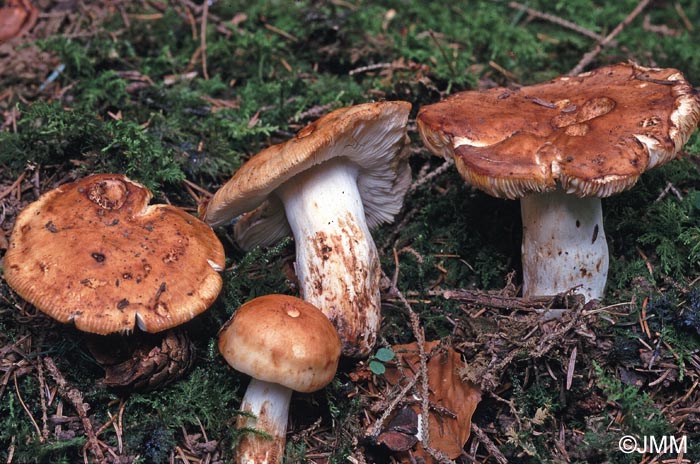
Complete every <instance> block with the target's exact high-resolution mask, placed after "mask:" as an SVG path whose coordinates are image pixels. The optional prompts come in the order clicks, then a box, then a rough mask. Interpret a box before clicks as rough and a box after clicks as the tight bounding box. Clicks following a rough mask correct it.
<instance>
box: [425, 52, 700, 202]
mask: <svg viewBox="0 0 700 464" xmlns="http://www.w3.org/2000/svg"><path fill="white" fill-rule="evenodd" d="M698 118H700V101H699V99H698V96H697V94H696V93H695V92H694V90H693V88H692V87H691V85H690V84H689V83H688V82H687V81H686V80H685V79H684V78H683V75H682V74H681V73H680V72H679V71H678V70H676V69H657V68H644V67H641V66H638V65H635V64H617V65H613V66H607V67H603V68H599V69H596V70H594V71H591V72H588V73H584V74H580V75H578V76H576V77H559V78H557V79H554V80H552V81H550V82H547V83H544V84H538V85H533V86H529V87H523V88H521V89H518V90H512V89H505V88H496V89H490V90H485V91H468V92H461V93H457V94H455V95H452V96H451V97H449V98H447V99H445V100H444V101H441V102H439V103H436V104H433V105H428V106H425V107H423V108H422V109H421V110H420V112H419V114H418V117H417V123H418V128H419V131H420V134H421V137H422V139H423V141H424V143H425V144H426V146H427V147H428V148H429V149H430V150H431V151H433V152H434V153H435V154H437V155H440V156H443V157H454V159H455V164H456V166H457V169H458V170H459V172H460V174H461V175H462V177H464V178H465V180H467V182H469V183H471V184H472V185H474V186H475V187H477V188H480V189H482V190H484V191H485V192H487V193H489V194H491V195H493V196H497V197H505V198H511V199H514V198H519V197H521V196H523V195H525V194H527V193H532V192H543V191H548V190H553V189H555V188H556V187H557V184H558V185H560V186H561V187H563V189H564V190H566V191H567V192H568V193H572V194H575V195H577V196H580V197H583V196H597V197H605V196H609V195H613V194H615V193H618V192H620V191H622V190H625V189H627V188H629V187H631V186H632V185H633V184H634V183H635V182H636V181H637V179H638V178H639V176H640V175H641V174H642V173H643V172H644V171H645V170H647V169H650V168H652V167H654V166H657V165H660V164H663V163H665V162H667V161H669V160H671V159H673V158H674V157H675V156H676V154H677V153H678V151H679V150H680V149H681V147H682V146H683V145H684V144H685V142H686V141H687V140H688V137H690V134H691V133H692V131H693V129H694V128H695V126H696V125H697V123H698Z"/></svg>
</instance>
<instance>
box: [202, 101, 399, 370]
mask: <svg viewBox="0 0 700 464" xmlns="http://www.w3.org/2000/svg"><path fill="white" fill-rule="evenodd" d="M410 109H411V105H410V104H409V103H408V102H400V101H395V102H381V103H367V104H362V105H356V106H351V107H347V108H341V109H338V110H335V111H333V112H331V113H329V114H327V115H325V116H323V117H321V118H320V119H318V120H317V121H315V122H314V123H312V124H310V125H308V126H306V127H305V128H303V129H301V130H300V131H299V132H298V133H297V134H296V136H295V137H294V138H293V139H291V140H289V141H287V142H285V143H281V144H278V145H274V146H271V147H269V148H267V149H266V150H263V151H262V152H260V153H258V154H257V155H255V156H254V157H252V158H251V159H250V160H248V162H247V163H245V164H244V165H243V166H242V167H241V168H240V169H239V170H238V171H237V172H236V173H235V175H234V176H233V177H232V178H231V179H230V180H229V181H228V182H227V183H226V184H225V185H224V186H223V187H222V188H221V189H219V191H218V192H216V194H215V195H214V197H213V198H212V199H211V201H210V202H209V204H208V205H206V206H205V207H204V210H203V212H202V217H203V218H204V220H205V221H206V222H207V223H209V224H211V225H212V226H219V225H223V224H226V223H228V222H229V221H230V220H231V219H233V218H235V217H237V216H238V215H240V214H243V213H245V212H249V213H248V214H246V215H244V216H243V217H242V218H241V219H240V220H239V221H238V222H237V224H236V227H235V229H234V233H235V237H236V240H237V241H238V243H239V244H240V245H241V246H242V247H243V248H245V249H250V248H252V247H254V246H256V245H270V244H272V243H274V242H275V241H277V240H279V239H280V238H282V237H284V236H285V235H287V234H289V232H290V229H291V232H292V233H293V234H294V240H295V243H296V272H297V277H298V279H299V284H300V287H301V295H302V297H303V298H304V299H305V300H306V301H308V302H310V303H312V304H313V305H315V306H317V307H318V308H320V309H321V311H323V312H324V314H325V315H326V316H327V317H328V318H329V319H330V320H331V322H333V324H334V325H335V327H336V329H337V330H338V333H339V335H340V339H341V341H342V343H343V354H344V355H345V356H351V357H362V356H366V355H367V354H369V352H370V351H371V349H372V347H373V346H374V344H375V342H376V338H377V333H378V330H379V323H380V311H379V310H380V303H381V302H380V296H379V277H380V269H379V258H378V254H377V249H376V247H375V245H374V242H373V240H372V236H371V235H370V232H369V229H370V228H372V227H375V226H376V225H378V224H381V223H382V222H387V221H391V220H392V218H393V216H394V215H395V214H397V213H398V212H399V210H400V209H401V206H402V202H403V196H404V195H405V193H406V191H407V189H408V187H409V184H410V180H411V172H410V167H409V165H408V161H407V159H406V153H405V151H404V147H405V144H406V141H407V137H406V122H407V119H408V113H409V111H410ZM251 210H253V211H251Z"/></svg>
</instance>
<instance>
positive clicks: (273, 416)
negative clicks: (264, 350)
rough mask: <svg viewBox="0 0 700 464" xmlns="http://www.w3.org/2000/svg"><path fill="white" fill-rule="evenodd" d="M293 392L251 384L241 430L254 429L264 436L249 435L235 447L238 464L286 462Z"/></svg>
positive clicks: (253, 381)
mask: <svg viewBox="0 0 700 464" xmlns="http://www.w3.org/2000/svg"><path fill="white" fill-rule="evenodd" d="M291 397H292V390H291V389H290V388H287V387H284V386H282V385H279V384H276V383H271V382H265V381H263V380H258V379H255V378H252V379H251V380H250V383H249V384H248V388H247V389H246V392H245V395H243V401H242V402H241V411H243V412H246V413H249V414H250V415H251V416H240V417H239V418H238V421H237V427H238V429H239V430H244V429H248V430H250V429H255V430H256V431H258V432H263V434H261V433H255V432H249V433H246V434H245V435H244V436H243V438H241V441H240V442H239V443H238V446H237V447H236V458H235V462H236V463H238V464H277V463H280V464H281V463H282V458H284V445H285V441H286V434H287V419H288V416H289V401H290V399H291Z"/></svg>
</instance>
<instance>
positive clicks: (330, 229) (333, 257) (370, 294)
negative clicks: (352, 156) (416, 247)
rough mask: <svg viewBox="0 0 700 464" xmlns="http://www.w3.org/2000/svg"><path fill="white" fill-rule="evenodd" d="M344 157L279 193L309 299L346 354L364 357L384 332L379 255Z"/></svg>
mask: <svg viewBox="0 0 700 464" xmlns="http://www.w3.org/2000/svg"><path fill="white" fill-rule="evenodd" d="M357 174H358V168H357V167H356V166H355V165H353V164H351V163H350V162H347V161H345V160H343V159H336V160H331V161H328V162H326V163H323V164H320V165H318V166H316V167H314V168H312V169H309V170H307V171H305V172H303V173H301V174H299V175H297V176H296V177H295V178H294V180H292V181H289V182H287V183H286V184H284V185H283V186H282V187H280V188H279V189H277V193H278V194H279V196H280V198H281V199H282V202H283V203H284V209H285V212H286V215H287V220H288V221H289V225H290V227H291V229H292V233H293V234H294V240H295V242H296V273H297V277H298V279H299V285H300V287H301V296H302V298H303V299H304V300H306V301H308V302H309V303H311V304H313V305H314V306H316V307H317V308H319V309H320V310H321V311H323V313H324V314H325V315H326V316H327V317H328V319H330V321H331V322H332V323H333V325H334V326H335V328H336V330H337V331H338V335H339V336H340V341H341V343H342V346H343V350H342V354H343V355H345V356H350V357H364V356H367V355H368V354H369V353H370V351H371V350H372V348H373V346H374V344H375V341H376V338H377V333H378V330H379V322H380V305H381V300H380V295H379V277H380V272H379V257H378V254H377V248H376V246H375V245H374V241H373V240H372V236H371V235H370V233H369V229H368V227H367V223H366V220H365V212H364V208H363V206H362V198H361V197H360V192H359V190H358V187H357V181H356V179H357Z"/></svg>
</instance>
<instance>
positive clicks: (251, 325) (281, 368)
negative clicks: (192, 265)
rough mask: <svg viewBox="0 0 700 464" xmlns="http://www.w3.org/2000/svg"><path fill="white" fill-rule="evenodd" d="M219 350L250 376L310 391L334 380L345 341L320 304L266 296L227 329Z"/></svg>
mask: <svg viewBox="0 0 700 464" xmlns="http://www.w3.org/2000/svg"><path fill="white" fill-rule="evenodd" d="M219 351H221V354H222V355H223V356H224V358H225V359H226V361H227V362H228V363H229V364H230V365H231V366H232V367H233V368H234V369H236V370H238V371H240V372H243V373H244V374H248V375H250V376H251V377H254V378H256V379H258V380H263V381H265V382H271V383H276V384H280V385H283V386H285V387H287V388H290V389H292V390H294V391H298V392H305V393H308V392H313V391H316V390H319V389H321V388H323V387H325V386H326V385H327V384H328V383H329V382H330V381H331V380H333V376H334V375H335V371H336V369H337V368H338V359H339V358H340V339H339V338H338V334H337V332H336V331H335V328H334V327H333V325H332V324H331V323H330V321H329V320H328V319H327V318H326V316H324V315H323V313H322V312H321V311H320V310H319V309H318V308H316V307H315V306H314V305H312V304H310V303H307V302H305V301H303V300H300V299H299V298H295V297H293V296H287V295H266V296H261V297H258V298H255V299H253V300H250V301H249V302H247V303H245V304H244V305H243V306H241V307H240V308H239V309H238V311H236V313H235V314H234V316H233V318H232V319H231V320H229V322H227V323H226V325H224V327H223V328H222V329H221V332H220V333H219Z"/></svg>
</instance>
